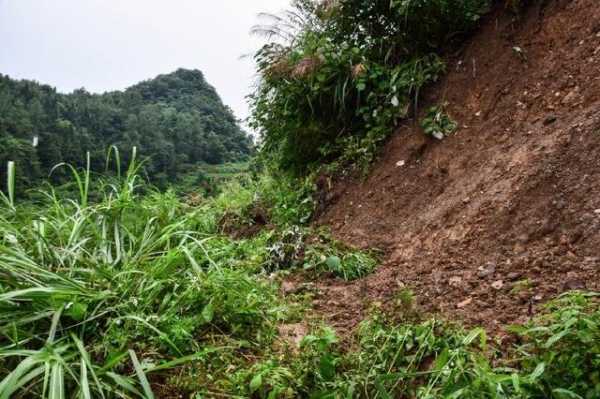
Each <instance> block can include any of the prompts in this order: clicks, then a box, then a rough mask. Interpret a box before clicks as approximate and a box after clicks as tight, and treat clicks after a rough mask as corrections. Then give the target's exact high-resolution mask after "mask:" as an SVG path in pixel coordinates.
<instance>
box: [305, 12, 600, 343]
mask: <svg viewBox="0 0 600 399" xmlns="http://www.w3.org/2000/svg"><path fill="white" fill-rule="evenodd" d="M547 3H548V4H547V6H546V7H545V8H543V9H541V8H536V7H535V6H534V7H532V8H531V10H530V11H529V12H528V13H527V15H525V16H524V17H522V18H521V19H520V20H518V21H517V20H514V19H513V18H512V17H511V16H509V15H507V14H506V13H504V12H500V11H498V12H496V13H495V14H493V15H491V16H490V17H488V18H487V20H486V21H484V23H483V27H482V29H481V31H480V32H479V33H477V34H476V35H475V36H474V37H473V38H472V40H471V41H470V42H469V43H468V44H467V45H466V46H465V48H464V49H463V50H462V51H461V52H460V53H459V54H457V55H456V56H453V57H452V60H451V61H450V62H449V65H448V71H449V73H448V75H447V76H446V77H445V78H444V80H443V81H442V82H440V83H439V84H438V85H437V86H436V87H435V88H433V89H432V90H430V92H429V93H427V94H426V95H425V98H423V99H422V101H421V103H422V104H423V108H425V106H426V105H429V104H435V103H439V102H443V101H447V102H448V103H449V108H448V110H449V113H450V114H451V115H452V117H453V118H454V119H455V120H456V121H457V122H459V125H460V129H459V131H458V132H457V134H455V135H454V136H452V137H450V138H448V139H445V140H444V141H441V142H437V141H434V140H433V139H428V138H425V137H424V135H423V134H422V133H421V132H420V130H419V129H418V128H417V127H415V126H414V124H413V125H407V126H403V127H401V128H400V129H399V130H398V131H397V132H396V133H395V134H394V135H393V136H392V138H391V139H390V141H389V143H388V144H387V146H386V148H385V150H384V152H383V154H382V156H381V159H380V160H379V161H378V162H377V164H376V165H375V166H374V168H373V170H372V173H371V174H370V176H369V177H368V178H367V179H366V180H348V181H342V182H338V183H336V184H335V185H334V188H333V190H332V192H330V193H329V195H328V198H329V200H330V204H329V207H328V209H327V210H326V212H325V214H324V215H323V216H322V217H321V219H320V221H319V223H320V224H322V225H328V226H331V228H332V230H333V232H334V235H335V236H336V237H337V238H338V239H341V240H343V241H345V242H348V243H350V244H353V245H356V246H359V247H363V248H369V247H377V248H381V249H383V250H384V251H385V252H386V254H387V255H386V258H385V262H384V264H383V265H382V266H381V267H380V268H379V269H378V271H377V272H376V273H374V274H373V275H371V276H369V277H368V278H366V279H364V280H362V281H357V282H353V283H345V282H342V281H339V280H325V281H320V282H318V283H317V285H318V288H319V292H320V293H319V294H318V296H317V298H316V300H315V303H314V305H315V307H316V309H317V310H318V311H319V312H321V313H322V314H324V315H325V316H326V317H327V318H328V319H329V321H330V322H331V323H332V324H333V325H334V326H335V327H337V328H339V329H341V330H346V331H347V330H350V329H352V328H353V327H354V326H355V325H356V324H357V323H358V322H359V321H360V320H361V319H362V318H363V317H364V315H365V310H366V309H367V308H368V307H369V306H371V305H372V304H373V302H378V301H379V302H381V303H382V304H384V306H385V304H386V303H389V301H390V300H391V299H392V298H393V297H394V295H395V294H396V293H397V292H398V291H399V290H400V289H403V288H409V289H411V290H413V291H414V293H415V294H416V296H417V299H418V302H419V305H420V306H421V308H422V309H424V310H426V311H430V312H434V313H441V314H442V315H444V316H447V317H449V318H452V319H458V320H462V321H464V322H466V323H467V324H471V325H474V324H477V325H484V326H485V327H487V328H488V330H490V332H494V333H498V332H500V331H501V330H502V326H505V325H506V324H509V323H514V322H520V321H524V320H526V319H527V318H528V317H530V316H531V315H532V314H533V313H534V312H535V311H536V308H537V306H538V304H539V303H541V302H543V301H545V300H547V299H549V298H551V297H554V296H556V295H557V294H559V293H561V292H563V291H565V290H569V289H574V288H586V289H589V290H600V245H599V244H600V2H598V1H597V0H572V1H550V2H547ZM399 161H404V162H403V163H402V162H399ZM402 164H404V165H403V166H398V165H402Z"/></svg>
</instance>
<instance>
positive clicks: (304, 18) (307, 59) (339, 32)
mask: <svg viewBox="0 0 600 399" xmlns="http://www.w3.org/2000/svg"><path fill="white" fill-rule="evenodd" d="M293 6H294V9H293V10H292V11H290V12H289V13H287V14H285V15H284V16H282V17H273V18H274V24H273V26H264V27H257V28H256V32H257V33H262V34H266V35H268V36H269V37H272V36H276V37H277V40H275V41H273V42H271V43H268V44H267V45H265V46H264V47H263V48H262V49H261V50H260V51H259V52H258V53H257V54H256V57H255V58H256V61H257V64H258V70H259V73H260V75H261V78H262V79H261V83H260V86H259V88H258V90H257V91H256V92H255V93H254V94H253V96H252V97H251V100H252V106H253V125H254V128H255V129H256V130H258V131H260V133H261V135H262V139H263V143H264V149H263V155H264V156H265V157H267V158H269V159H270V160H271V161H272V162H274V163H275V164H276V165H278V166H279V167H282V168H284V169H287V170H292V171H295V172H304V171H306V170H307V169H311V168H313V167H315V166H319V165H320V163H322V162H324V161H325V162H328V161H333V160H336V159H337V160H339V161H340V162H342V163H354V164H356V163H358V164H360V165H361V166H364V165H368V164H369V163H370V161H371V160H372V158H373V156H374V153H375V151H376V149H377V147H378V144H379V143H380V142H381V141H382V140H383V139H385V138H386V137H387V136H388V135H389V134H390V133H391V131H392V130H393V128H394V126H395V124H396V123H397V122H398V121H399V120H401V119H403V118H406V117H407V116H409V114H410V112H411V108H412V109H413V111H414V110H415V109H416V107H417V105H418V97H419V92H420V90H421V89H422V87H423V86H424V85H426V84H427V83H430V82H432V81H435V80H436V79H437V78H438V77H439V76H440V74H441V73H443V71H444V63H443V62H442V60H441V59H440V58H439V56H438V55H437V54H436V52H437V51H439V50H440V49H441V48H442V46H445V45H448V43H449V42H451V41H452V40H457V39H458V38H459V37H460V36H461V35H464V34H465V33H467V32H469V31H470V30H471V29H472V28H473V27H474V26H475V24H476V23H477V20H478V19H479V17H480V15H481V14H482V13H484V12H485V11H486V10H487V8H488V6H489V1H488V0H450V1H449V0H418V1H391V2H390V1H366V0H345V1H325V2H321V3H315V2H312V1H310V0H296V1H294V2H293ZM282 42H283V43H284V44H282Z"/></svg>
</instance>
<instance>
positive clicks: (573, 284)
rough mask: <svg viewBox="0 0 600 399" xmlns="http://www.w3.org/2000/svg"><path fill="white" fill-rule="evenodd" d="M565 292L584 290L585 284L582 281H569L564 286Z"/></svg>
mask: <svg viewBox="0 0 600 399" xmlns="http://www.w3.org/2000/svg"><path fill="white" fill-rule="evenodd" d="M563 288H564V290H565V291H572V290H584V289H585V283H584V282H583V281H582V280H577V279H576V280H569V281H567V282H566V283H565V284H564V287H563Z"/></svg>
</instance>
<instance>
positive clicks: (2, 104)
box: [0, 69, 252, 190]
mask: <svg viewBox="0 0 600 399" xmlns="http://www.w3.org/2000/svg"><path fill="white" fill-rule="evenodd" d="M111 146H116V147H117V148H118V149H119V150H120V152H121V154H122V159H121V161H122V162H123V164H124V166H126V165H127V163H128V161H129V159H128V157H129V154H131V151H132V148H133V147H137V149H138V151H139V153H140V155H141V156H143V157H145V158H148V162H147V163H146V164H145V166H144V172H145V173H146V174H147V175H148V176H149V177H150V178H151V180H152V182H153V183H155V184H158V185H160V186H162V187H164V186H166V183H167V182H175V181H176V180H177V178H178V176H180V175H182V174H185V173H186V172H188V171H189V170H190V168H193V167H194V166H196V165H199V164H204V163H208V164H220V163H224V162H231V161H241V160H245V159H247V158H248V156H249V155H250V153H251V151H252V142H251V140H250V138H249V137H248V135H247V134H246V133H245V132H243V131H242V130H241V129H240V127H239V124H238V122H237V120H236V119H235V117H234V116H233V113H232V112H231V110H230V109H229V108H228V107H227V106H225V105H223V103H222V102H221V99H220V97H219V95H218V94H217V92H216V91H215V89H214V88H213V87H212V86H210V85H209V84H208V83H207V82H206V80H205V79H204V76H203V74H202V73H201V72H200V71H192V70H184V69H180V70H178V71H176V72H174V73H171V74H168V75H161V76H158V77H157V78H155V79H152V80H148V81H145V82H142V83H139V84H137V85H135V86H132V87H130V88H128V89H127V90H125V91H122V92H110V93H105V94H91V93H88V92H87V91H85V89H80V90H75V91H74V92H73V93H71V94H62V93H58V92H57V91H56V90H55V89H54V88H52V87H50V86H46V85H41V84H38V83H36V82H31V81H17V80H13V79H11V78H9V77H8V76H0V163H2V164H6V162H8V161H14V162H16V166H17V169H18V170H19V174H18V176H17V178H18V183H19V184H18V189H19V190H23V189H24V188H27V187H33V186H35V185H38V184H39V183H40V182H41V180H42V179H46V178H48V176H49V175H50V171H51V169H52V168H53V167H54V166H55V165H57V164H59V163H61V162H66V163H69V164H71V165H74V166H82V167H83V166H85V154H86V152H89V153H90V161H91V168H92V170H93V171H96V172H103V171H104V170H105V161H106V152H107V149H108V148H109V147H111ZM65 177H66V175H65V174H64V173H63V171H62V170H58V171H55V172H54V173H52V175H51V176H50V179H51V181H53V182H54V183H59V182H61V181H64V179H65ZM0 178H1V179H2V181H3V182H4V181H6V174H5V170H4V169H3V170H1V171H0Z"/></svg>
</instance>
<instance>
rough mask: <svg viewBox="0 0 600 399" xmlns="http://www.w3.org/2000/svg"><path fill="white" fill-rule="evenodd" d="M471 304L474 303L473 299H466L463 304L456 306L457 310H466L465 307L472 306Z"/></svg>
mask: <svg viewBox="0 0 600 399" xmlns="http://www.w3.org/2000/svg"><path fill="white" fill-rule="evenodd" d="M471 302H473V298H467V299H465V300H464V301H462V302H460V303H457V304H456V307H457V308H459V309H462V308H464V307H465V306H468V305H470V304H471Z"/></svg>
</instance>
